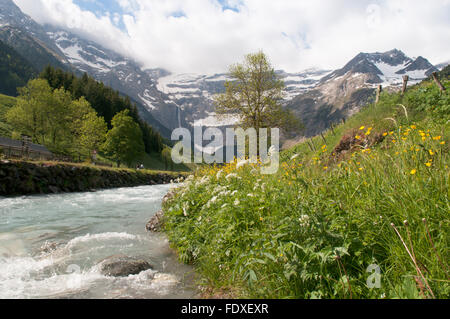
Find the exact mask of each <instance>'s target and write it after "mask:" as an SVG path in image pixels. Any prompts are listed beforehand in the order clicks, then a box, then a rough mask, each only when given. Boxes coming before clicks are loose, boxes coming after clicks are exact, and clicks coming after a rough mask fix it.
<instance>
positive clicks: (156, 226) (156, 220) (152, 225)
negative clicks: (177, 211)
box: [145, 210, 164, 233]
mask: <svg viewBox="0 0 450 319" xmlns="http://www.w3.org/2000/svg"><path fill="white" fill-rule="evenodd" d="M163 217H164V213H163V211H162V210H160V211H159V212H157V213H156V214H155V215H154V216H153V217H152V218H151V219H150V221H149V222H148V223H147V225H146V226H145V229H147V231H150V232H154V233H157V232H160V231H161V229H162V226H163V223H162V219H163Z"/></svg>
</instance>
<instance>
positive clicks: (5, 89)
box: [0, 41, 38, 96]
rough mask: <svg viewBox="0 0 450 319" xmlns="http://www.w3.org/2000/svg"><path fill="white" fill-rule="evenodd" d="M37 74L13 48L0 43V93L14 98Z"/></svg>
mask: <svg viewBox="0 0 450 319" xmlns="http://www.w3.org/2000/svg"><path fill="white" fill-rule="evenodd" d="M37 74H38V72H37V71H36V70H35V69H34V67H33V66H32V65H31V64H30V63H29V62H28V61H27V60H26V59H24V58H23V57H22V56H21V55H20V54H19V53H17V52H16V51H15V50H14V49H13V48H11V47H10V46H8V45H6V44H4V43H3V42H2V41H0V93H3V94H7V95H12V96H16V95H17V88H18V87H22V86H24V85H26V84H27V82H28V80H30V79H31V78H33V77H36V76H37Z"/></svg>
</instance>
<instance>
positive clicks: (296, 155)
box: [291, 154, 300, 161]
mask: <svg viewBox="0 0 450 319" xmlns="http://www.w3.org/2000/svg"><path fill="white" fill-rule="evenodd" d="M299 156H300V154H295V155H294V156H292V157H291V161H293V160H295V159H296V158H297V157H299Z"/></svg>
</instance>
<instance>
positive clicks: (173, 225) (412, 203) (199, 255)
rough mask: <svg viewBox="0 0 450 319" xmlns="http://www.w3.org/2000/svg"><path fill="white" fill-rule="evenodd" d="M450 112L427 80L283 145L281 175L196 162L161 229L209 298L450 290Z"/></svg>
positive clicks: (440, 293) (430, 294)
mask: <svg viewBox="0 0 450 319" xmlns="http://www.w3.org/2000/svg"><path fill="white" fill-rule="evenodd" d="M449 82H450V81H448V80H447V81H444V85H445V86H446V87H447V88H448V87H449ZM449 120H450V95H449V93H448V90H447V91H446V92H440V91H439V89H438V88H437V87H436V86H435V85H434V83H432V82H431V81H425V82H423V83H422V84H420V85H416V86H414V87H412V88H410V89H408V91H407V92H406V94H405V95H404V96H402V95H401V94H400V93H383V94H382V96H381V100H380V102H379V103H378V104H377V105H374V104H369V105H367V106H366V107H365V108H363V109H362V111H361V112H359V113H357V114H356V115H354V116H353V117H351V118H350V119H348V120H347V121H346V123H345V124H341V125H339V126H337V127H335V128H333V129H332V130H329V131H327V132H326V133H325V134H324V136H323V137H321V136H318V137H315V138H313V139H312V140H310V141H305V142H304V143H301V144H299V145H296V146H294V147H293V148H291V149H289V150H286V151H284V152H283V153H282V154H281V167H280V169H279V171H278V173H277V174H275V175H261V174H260V173H259V169H258V168H259V166H260V165H261V164H260V163H259V164H242V163H241V162H240V161H237V160H236V161H234V162H233V163H230V164H227V165H226V166H214V167H211V166H208V167H203V168H202V169H200V170H198V171H197V172H196V173H195V174H194V175H192V176H190V177H189V178H188V179H187V180H186V182H185V183H184V184H183V185H182V186H180V187H178V188H177V189H175V196H174V197H172V198H171V199H170V200H168V201H167V202H166V203H165V204H164V207H163V209H164V212H165V217H164V219H165V231H166V233H167V234H168V236H169V240H170V242H171V245H172V247H173V248H174V249H175V250H176V251H177V253H178V255H179V258H180V260H181V261H183V262H184V263H188V264H193V265H194V266H195V268H196V270H197V272H198V274H199V275H200V284H202V285H203V286H204V287H205V291H208V294H209V295H213V296H214V295H216V294H222V295H225V296H228V297H235V298H308V299H309V298H364V299H365V298H367V299H384V298H387V299H392V298H448V297H449V296H450V286H449V280H450V278H449V271H450V270H449V268H448V260H449V252H448V247H449V212H450V202H449V195H450V188H449V178H450V175H449V172H450V171H449V164H450V163H449V162H450V161H449V146H448V145H449V142H450V133H449V132H450V130H449V126H450V121H449Z"/></svg>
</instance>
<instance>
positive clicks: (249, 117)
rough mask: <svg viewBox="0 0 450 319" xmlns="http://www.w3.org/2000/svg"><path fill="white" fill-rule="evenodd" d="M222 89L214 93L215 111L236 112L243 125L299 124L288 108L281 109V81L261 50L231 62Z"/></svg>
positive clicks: (288, 127)
mask: <svg viewBox="0 0 450 319" xmlns="http://www.w3.org/2000/svg"><path fill="white" fill-rule="evenodd" d="M229 76H230V77H231V81H226V82H225V90H226V91H225V93H223V94H220V95H218V96H216V104H217V113H219V114H229V113H236V114H237V115H238V116H239V117H240V122H241V125H242V126H243V127H244V128H255V129H256V130H257V131H258V130H259V129H260V128H272V127H278V128H283V129H285V130H286V131H292V130H295V129H297V130H298V129H299V128H300V123H299V121H297V120H295V117H294V116H292V114H291V113H290V111H288V110H285V109H283V107H282V99H283V88H284V83H283V81H282V80H280V79H279V77H278V76H277V75H276V73H275V70H274V69H273V67H272V66H271V64H270V62H269V60H268V58H267V57H266V55H265V54H264V53H263V52H261V51H260V52H258V53H255V54H248V55H247V56H246V57H245V61H244V63H242V64H236V65H232V66H231V67H230V72H229Z"/></svg>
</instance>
